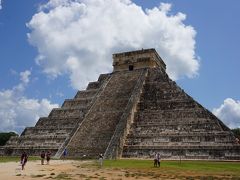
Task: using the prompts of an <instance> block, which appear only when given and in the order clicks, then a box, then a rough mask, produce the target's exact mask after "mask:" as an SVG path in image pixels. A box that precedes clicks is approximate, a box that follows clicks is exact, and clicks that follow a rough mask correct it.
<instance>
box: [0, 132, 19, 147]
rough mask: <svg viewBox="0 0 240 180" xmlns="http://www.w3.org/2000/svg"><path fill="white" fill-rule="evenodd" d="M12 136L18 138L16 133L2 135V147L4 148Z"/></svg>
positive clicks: (0, 136) (0, 144)
mask: <svg viewBox="0 0 240 180" xmlns="http://www.w3.org/2000/svg"><path fill="white" fill-rule="evenodd" d="M11 136H18V134H16V133H15V132H2V133H0V146H4V145H5V144H6V142H7V141H8V140H9V139H10V137H11Z"/></svg>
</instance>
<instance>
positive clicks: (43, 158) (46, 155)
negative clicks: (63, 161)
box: [40, 151, 51, 165]
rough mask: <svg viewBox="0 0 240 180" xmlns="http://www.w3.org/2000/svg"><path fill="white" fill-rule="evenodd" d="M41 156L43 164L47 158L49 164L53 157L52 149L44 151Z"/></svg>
mask: <svg viewBox="0 0 240 180" xmlns="http://www.w3.org/2000/svg"><path fill="white" fill-rule="evenodd" d="M40 157H41V164H42V165H44V160H45V158H46V160H47V164H49V161H50V159H51V152H50V151H47V152H45V151H42V152H41V154H40Z"/></svg>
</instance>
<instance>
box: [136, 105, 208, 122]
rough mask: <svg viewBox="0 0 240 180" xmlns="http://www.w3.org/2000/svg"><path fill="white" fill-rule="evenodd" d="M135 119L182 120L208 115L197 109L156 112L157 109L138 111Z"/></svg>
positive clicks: (206, 116)
mask: <svg viewBox="0 0 240 180" xmlns="http://www.w3.org/2000/svg"><path fill="white" fill-rule="evenodd" d="M138 110H139V112H138V113H137V114H136V116H137V117H136V121H138V120H137V119H138V118H140V119H179V118H180V119H183V118H208V119H209V118H210V115H209V114H208V113H207V112H206V111H205V110H204V109H201V108H199V107H197V108H194V109H175V110H169V109H166V110H157V109H151V110H149V109H143V110H141V109H138Z"/></svg>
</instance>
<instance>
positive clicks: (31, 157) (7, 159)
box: [0, 156, 40, 163]
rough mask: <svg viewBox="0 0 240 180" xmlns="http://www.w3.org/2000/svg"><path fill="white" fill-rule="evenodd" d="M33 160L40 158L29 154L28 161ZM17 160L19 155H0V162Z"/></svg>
mask: <svg viewBox="0 0 240 180" xmlns="http://www.w3.org/2000/svg"><path fill="white" fill-rule="evenodd" d="M34 160H40V158H39V157H36V156H30V157H29V158H28V161H34ZM18 161H20V156H0V163H5V162H18Z"/></svg>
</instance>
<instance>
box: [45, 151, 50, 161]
mask: <svg viewBox="0 0 240 180" xmlns="http://www.w3.org/2000/svg"><path fill="white" fill-rule="evenodd" d="M46 157H47V164H49V161H50V159H51V152H50V151H48V152H47V153H46Z"/></svg>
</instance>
